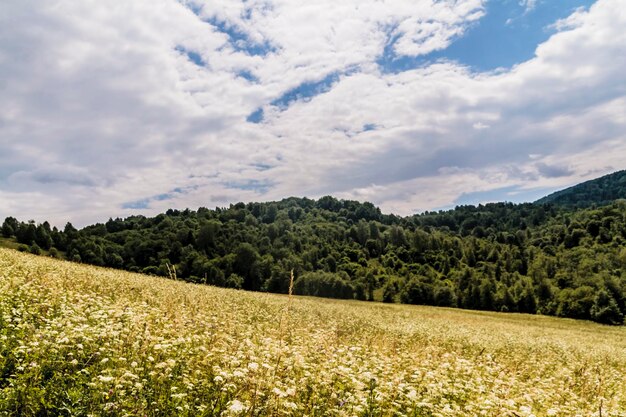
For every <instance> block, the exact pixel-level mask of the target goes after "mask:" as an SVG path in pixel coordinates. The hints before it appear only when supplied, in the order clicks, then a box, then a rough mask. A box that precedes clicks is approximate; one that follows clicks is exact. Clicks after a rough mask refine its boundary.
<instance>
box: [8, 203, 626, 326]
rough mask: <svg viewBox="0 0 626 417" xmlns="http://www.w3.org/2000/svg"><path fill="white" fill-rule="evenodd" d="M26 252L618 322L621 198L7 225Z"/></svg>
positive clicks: (279, 206)
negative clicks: (579, 203)
mask: <svg viewBox="0 0 626 417" xmlns="http://www.w3.org/2000/svg"><path fill="white" fill-rule="evenodd" d="M1 231H2V235H3V236H4V238H5V239H13V240H15V241H17V242H19V244H21V245H23V246H22V250H29V251H31V252H33V253H42V254H49V255H51V256H55V257H60V258H66V259H69V260H72V261H76V262H83V263H88V264H92V265H99V266H106V267H112V268H119V269H125V270H129V271H135V272H142V273H146V274H153V275H159V276H171V274H172V271H174V270H175V271H176V276H177V277H178V278H180V279H184V280H186V281H189V282H195V283H204V284H210V285H217V286H224V287H231V288H241V289H245V290H252V291H269V292H277V293H285V292H287V290H288V284H289V271H290V270H292V269H293V270H294V272H295V276H296V280H295V284H294V290H295V292H296V293H297V294H303V295H314V296H323V297H335V298H347V299H351V298H354V299H359V300H371V301H384V302H402V303H410V304H425V305H436V306H447V307H460V308H468V309H479V310H492V311H508V312H523V313H539V314H546V315H555V316H561V317H571V318H578V319H587V320H594V321H597V322H601V323H607V324H622V323H623V321H624V314H626V284H625V283H626V274H625V272H622V271H626V249H625V242H626V201H624V200H618V201H615V202H612V203H610V204H608V205H605V206H601V207H592V208H587V209H578V210H574V209H572V208H570V207H565V206H559V205H557V204H550V203H548V204H531V203H525V204H512V203H494V204H486V205H479V206H460V207H457V208H455V209H452V210H447V211H438V212H426V213H423V214H420V215H415V216H408V217H400V216H395V215H388V214H383V213H381V211H380V209H378V208H377V207H375V206H374V205H373V204H371V203H367V202H365V203H360V202H357V201H351V200H338V199H336V198H333V197H330V196H327V197H323V198H321V199H319V200H312V199H308V198H288V199H284V200H282V201H278V202H270V203H248V204H244V203H237V204H233V205H230V206H229V207H223V208H219V207H218V208H215V209H208V208H204V207H201V208H199V209H198V210H195V211H194V210H189V209H186V210H173V209H171V210H168V211H167V212H165V213H162V214H159V215H157V216H155V217H144V216H131V217H128V218H125V219H120V218H117V219H109V220H108V221H107V222H105V223H98V224H94V225H91V226H87V227H84V228H82V229H80V230H78V229H76V228H75V227H74V226H72V224H71V223H68V224H67V225H66V226H65V227H64V228H63V229H62V230H59V229H57V228H56V227H51V226H50V224H49V223H48V222H44V223H41V224H35V222H33V221H30V222H21V221H18V220H17V219H15V218H13V217H8V218H6V219H5V220H4V223H3V224H2V230H1Z"/></svg>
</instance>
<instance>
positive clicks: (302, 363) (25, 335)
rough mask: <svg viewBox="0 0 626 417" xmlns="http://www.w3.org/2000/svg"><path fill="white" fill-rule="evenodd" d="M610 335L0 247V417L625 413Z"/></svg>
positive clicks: (572, 325) (615, 337)
mask: <svg viewBox="0 0 626 417" xmlns="http://www.w3.org/2000/svg"><path fill="white" fill-rule="evenodd" d="M625 381H626V330H625V329H624V328H621V327H606V326H601V325H597V324H592V323H587V322H577V321H573V320H563V319H556V318H548V317H541V316H527V315H514V314H498V313H482V312H473V311H462V310H453V309H441V308H432V307H414V306H401V305H384V304H379V303H365V302H346V301H334V300H324V299H313V298H301V297H293V298H292V299H291V300H290V299H289V298H288V297H286V296H280V295H270V294H263V293H247V292H242V291H234V290H227V289H220V288H213V287H206V286H197V285H192V284H185V283H182V282H175V281H171V280H166V279H160V278H153V277H147V276H142V275H136V274H130V273H126V272H121V271H114V270H107V269H100V268H94V267H88V266H82V265H77V264H72V263H68V262H63V261H58V260H54V259H50V258H44V257H36V256H32V255H28V254H23V253H19V252H16V251H12V250H8V249H0V414H2V415H24V416H30V415H33V416H34V415H37V416H46V415H49V416H61V415H67V416H87V415H94V416H101V415H104V416H106V415H110V416H124V415H126V416H171V415H183V416H203V415H242V416H243V415H250V416H259V415H263V416H264V415H307V416H401V415H408V416H532V415H534V416H537V417H539V416H591V415H594V416H626V411H625V410H626V397H625V395H626V383H625Z"/></svg>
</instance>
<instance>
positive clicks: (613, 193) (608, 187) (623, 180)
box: [535, 170, 626, 208]
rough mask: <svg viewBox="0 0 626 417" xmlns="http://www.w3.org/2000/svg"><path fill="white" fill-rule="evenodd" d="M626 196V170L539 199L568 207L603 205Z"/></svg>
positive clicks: (541, 202)
mask: <svg viewBox="0 0 626 417" xmlns="http://www.w3.org/2000/svg"><path fill="white" fill-rule="evenodd" d="M620 198H626V170H624V171H617V172H614V173H612V174H609V175H605V176H604V177H600V178H597V179H595V180H590V181H586V182H583V183H581V184H578V185H574V186H573V187H569V188H566V189H565V190H561V191H557V192H555V193H552V194H550V195H548V196H546V197H543V198H541V199H539V200H537V201H536V202H535V203H536V204H548V203H550V204H554V205H557V206H561V207H567V208H585V207H591V206H602V205H606V204H609V203H611V202H612V201H615V200H617V199H620Z"/></svg>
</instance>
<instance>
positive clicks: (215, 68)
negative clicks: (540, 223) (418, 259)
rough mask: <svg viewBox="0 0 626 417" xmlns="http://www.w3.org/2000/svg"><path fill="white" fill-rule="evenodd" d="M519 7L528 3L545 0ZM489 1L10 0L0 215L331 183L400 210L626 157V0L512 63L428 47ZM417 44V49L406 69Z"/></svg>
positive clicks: (256, 194) (537, 185)
mask: <svg viewBox="0 0 626 417" xmlns="http://www.w3.org/2000/svg"><path fill="white" fill-rule="evenodd" d="M511 7H512V8H513V7H514V8H518V9H519V18H520V19H521V18H532V14H533V13H538V12H539V11H540V9H541V7H542V2H537V1H521V2H517V1H514V2H511ZM488 13H489V2H485V1H480V0H457V1H434V0H433V1H429V0H420V1H409V0H385V1H376V0H343V1H335V0H317V1H295V0H248V1H242V0H228V1H226V0H225V1H220V2H214V1H208V0H207V1H204V0H194V1H175V0H123V1H122V0H111V1H107V2H101V1H95V0H81V1H77V0H47V1H43V0H6V1H4V2H2V5H0V217H2V218H4V217H5V216H9V215H11V216H15V217H18V218H19V219H21V220H28V219H31V218H32V219H35V220H37V221H43V220H50V221H51V222H52V223H54V224H57V225H63V224H64V223H65V222H66V221H72V222H73V223H75V224H77V225H85V224H88V223H93V222H97V221H105V220H106V219H108V218H109V217H116V216H127V215H130V214H136V213H141V214H147V215H149V214H156V213H159V212H162V211H164V210H166V209H167V208H170V207H175V208H185V207H190V208H192V209H195V208H197V207H199V206H205V207H214V206H225V205H228V204H229V203H234V202H237V201H266V200H276V199H281V198H284V197H288V196H308V197H313V198H316V197H320V196H323V195H327V194H331V195H335V196H337V197H341V198H351V199H358V200H369V201H372V202H373V203H375V204H377V205H380V206H381V208H382V209H383V211H385V212H394V213H397V214H403V215H406V214H411V213H415V212H420V211H423V210H431V209H437V208H442V207H451V206H454V205H455V204H457V203H460V202H464V201H466V200H467V199H468V196H469V197H471V196H472V195H473V194H474V193H476V195H477V196H478V195H482V196H484V195H487V194H488V195H489V196H490V197H489V198H487V200H490V199H496V200H513V201H524V200H527V199H534V198H538V197H540V196H541V195H543V194H546V193H548V192H550V191H553V190H555V189H558V188H561V187H564V186H567V185H570V184H573V183H577V182H580V181H583V180H586V179H590V178H594V177H597V176H600V175H603V174H605V173H608V172H611V171H613V170H617V169H623V168H624V162H623V161H624V160H626V129H625V128H626V71H625V70H624V69H625V68H626V31H624V28H625V27H626V3H625V2H624V1H622V0H599V1H597V2H596V3H594V4H593V5H591V7H589V8H579V9H577V10H569V11H567V14H566V16H565V17H564V18H563V19H561V20H558V21H554V22H552V24H551V26H550V27H547V28H544V30H545V31H547V32H546V33H548V35H547V36H546V40H545V42H543V43H541V44H540V45H537V48H536V52H535V56H534V57H528V58H526V59H524V60H521V61H520V62H519V63H518V64H516V65H514V66H512V67H503V68H499V69H496V70H492V71H488V72H487V71H481V70H478V69H476V68H473V67H472V66H469V65H466V64H465V63H463V62H458V61H452V60H446V59H438V60H430V61H429V60H424V61H423V62H421V63H420V62H419V58H420V57H425V58H427V57H428V56H429V54H431V53H433V52H435V51H445V50H446V48H447V47H448V46H450V45H451V44H453V43H454V42H455V41H457V40H458V39H461V38H463V37H464V36H468V33H471V31H472V28H474V27H476V26H477V25H480V24H481V22H482V21H483V19H485V16H487V14H488ZM509 20H510V19H509ZM505 24H507V25H508V24H509V21H507V22H504V21H503V22H502V25H503V26H504V25H505ZM403 59H404V60H406V59H413V60H416V61H415V62H416V64H415V65H413V66H412V67H411V68H408V69H407V68H406V67H402V69H401V70H400V69H398V70H394V68H395V67H394V65H395V63H396V62H400V61H401V60H403ZM398 68H399V67H398ZM494 190H495V191H496V192H495V193H491V191H494ZM498 190H501V191H498ZM486 192H487V194H485V193H486ZM481 193H482V194H481ZM531 196H532V197H533V198H531ZM482 199H483V200H484V199H485V198H482ZM470 200H471V198H470ZM478 200H481V199H480V198H479V199H478ZM475 202H479V201H475Z"/></svg>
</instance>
